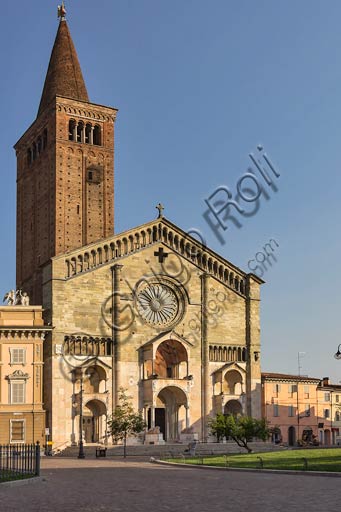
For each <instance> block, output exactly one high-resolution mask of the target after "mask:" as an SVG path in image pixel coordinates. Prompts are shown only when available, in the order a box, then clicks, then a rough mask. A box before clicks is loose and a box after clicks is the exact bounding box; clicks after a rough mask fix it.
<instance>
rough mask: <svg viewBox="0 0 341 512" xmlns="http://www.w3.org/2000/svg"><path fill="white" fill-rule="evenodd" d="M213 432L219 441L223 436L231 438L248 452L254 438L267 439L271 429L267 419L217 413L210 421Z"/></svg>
mask: <svg viewBox="0 0 341 512" xmlns="http://www.w3.org/2000/svg"><path fill="white" fill-rule="evenodd" d="M209 426H210V430H211V434H212V435H215V436H217V439H218V442H219V441H220V439H222V438H223V437H226V439H228V438H231V439H233V441H235V442H236V443H237V445H238V446H240V447H241V448H245V449H246V450H247V451H248V453H251V452H252V450H251V448H250V447H249V446H248V443H250V442H251V441H252V439H253V438H257V439H261V440H262V441H266V440H267V439H268V437H269V429H268V426H267V423H266V420H265V419H261V420H257V419H255V418H251V417H249V416H234V415H232V414H228V415H224V414H217V416H216V417H215V418H212V419H211V421H210V422H209Z"/></svg>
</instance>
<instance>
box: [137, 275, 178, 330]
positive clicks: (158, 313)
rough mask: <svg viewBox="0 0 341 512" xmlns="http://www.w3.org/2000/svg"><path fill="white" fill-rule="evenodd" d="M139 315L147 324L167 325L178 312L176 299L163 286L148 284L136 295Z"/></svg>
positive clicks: (170, 290)
mask: <svg viewBox="0 0 341 512" xmlns="http://www.w3.org/2000/svg"><path fill="white" fill-rule="evenodd" d="M136 305H137V309H138V311H139V314H140V315H141V317H142V318H143V320H145V321H146V322H147V323H149V324H153V325H169V324H171V323H172V322H173V321H174V320H175V319H176V317H177V315H178V312H179V302H178V298H177V296H176V295H175V293H174V292H173V290H172V289H171V288H170V287H169V286H166V285H164V284H149V285H148V286H146V287H145V288H143V290H142V291H140V292H139V293H138V295H137V302H136Z"/></svg>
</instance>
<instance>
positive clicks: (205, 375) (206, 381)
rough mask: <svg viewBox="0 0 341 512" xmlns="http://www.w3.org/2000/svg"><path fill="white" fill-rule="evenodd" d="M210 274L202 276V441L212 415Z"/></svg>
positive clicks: (205, 435)
mask: <svg viewBox="0 0 341 512" xmlns="http://www.w3.org/2000/svg"><path fill="white" fill-rule="evenodd" d="M208 277H209V276H208V274H206V273H205V274H201V276H200V279H201V411H202V414H201V416H202V420H201V421H202V440H203V441H207V436H208V426H207V420H208V416H209V413H210V398H211V390H210V374H209V368H208V363H209V346H208V341H207V325H208V324H207V279H208Z"/></svg>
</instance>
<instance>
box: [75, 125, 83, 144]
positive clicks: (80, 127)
mask: <svg viewBox="0 0 341 512" xmlns="http://www.w3.org/2000/svg"><path fill="white" fill-rule="evenodd" d="M77 142H84V124H83V123H82V122H80V123H78V126H77Z"/></svg>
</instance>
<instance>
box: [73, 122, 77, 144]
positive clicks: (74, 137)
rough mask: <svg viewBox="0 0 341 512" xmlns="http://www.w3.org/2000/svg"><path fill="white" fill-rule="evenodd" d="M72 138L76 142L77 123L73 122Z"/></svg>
mask: <svg viewBox="0 0 341 512" xmlns="http://www.w3.org/2000/svg"><path fill="white" fill-rule="evenodd" d="M72 140H73V141H74V142H77V124H76V123H75V124H74V127H73V130H72Z"/></svg>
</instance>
